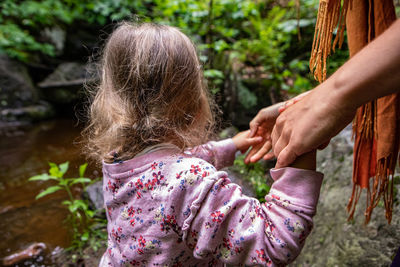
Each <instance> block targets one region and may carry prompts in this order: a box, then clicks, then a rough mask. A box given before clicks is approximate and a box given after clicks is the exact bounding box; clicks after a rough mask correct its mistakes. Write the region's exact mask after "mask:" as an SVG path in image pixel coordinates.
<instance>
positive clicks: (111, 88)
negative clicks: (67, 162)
mask: <svg viewBox="0 0 400 267" xmlns="http://www.w3.org/2000/svg"><path fill="white" fill-rule="evenodd" d="M101 64H102V67H101V70H102V75H101V76H102V77H101V81H100V84H99V86H98V88H97V91H96V92H95V95H94V98H93V101H92V105H91V108H90V124H89V126H88V127H87V129H86V131H85V132H86V135H87V137H88V148H89V151H88V152H89V153H90V154H91V156H94V157H95V158H97V159H99V158H100V159H104V160H106V161H107V162H108V161H110V160H111V156H110V152H111V151H115V152H117V154H118V156H119V158H120V159H124V160H125V159H129V158H132V157H133V156H134V155H136V154H137V153H138V152H140V151H141V150H143V149H144V148H146V147H148V146H151V145H154V144H159V143H163V142H169V143H173V144H175V145H177V146H178V147H180V148H182V149H184V148H186V147H188V146H194V145H197V144H199V143H201V142H204V141H205V139H207V138H208V136H209V134H210V133H211V131H212V130H211V128H212V125H213V115H212V111H211V110H212V106H213V104H212V101H210V98H209V95H208V92H207V89H206V87H205V84H204V82H203V75H202V71H201V67H200V63H199V60H198V57H197V53H196V49H195V47H194V45H193V43H192V42H191V41H190V39H189V38H188V37H187V36H185V35H184V34H183V33H182V32H180V31H179V30H178V29H176V28H174V27H170V26H163V25H155V24H150V23H144V24H138V25H132V24H128V23H123V24H122V25H120V26H119V27H118V28H117V29H116V30H115V31H114V32H113V33H112V34H111V36H110V37H109V38H108V40H107V42H106V45H105V48H104V51H103V59H102V62H101Z"/></svg>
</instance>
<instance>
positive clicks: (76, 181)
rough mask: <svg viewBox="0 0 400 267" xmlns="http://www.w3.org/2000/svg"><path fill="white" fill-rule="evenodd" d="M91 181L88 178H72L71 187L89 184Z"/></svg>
mask: <svg viewBox="0 0 400 267" xmlns="http://www.w3.org/2000/svg"><path fill="white" fill-rule="evenodd" d="M91 181H92V180H91V179H89V178H85V177H81V178H74V179H73V181H72V183H71V185H73V184H77V183H90V182H91Z"/></svg>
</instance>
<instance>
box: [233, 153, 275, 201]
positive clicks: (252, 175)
mask: <svg viewBox="0 0 400 267" xmlns="http://www.w3.org/2000/svg"><path fill="white" fill-rule="evenodd" d="M244 157H245V156H244V155H241V156H238V157H237V158H236V159H235V161H234V163H233V165H234V169H235V170H236V171H238V172H239V173H240V174H242V175H243V177H244V179H245V180H247V181H249V182H250V184H251V185H252V187H253V189H254V191H255V193H256V197H257V199H258V200H259V201H260V202H265V198H264V197H265V195H266V194H268V192H269V190H270V189H271V186H269V185H268V184H267V183H266V177H265V169H264V168H263V166H262V165H261V163H259V162H256V163H249V164H245V163H244Z"/></svg>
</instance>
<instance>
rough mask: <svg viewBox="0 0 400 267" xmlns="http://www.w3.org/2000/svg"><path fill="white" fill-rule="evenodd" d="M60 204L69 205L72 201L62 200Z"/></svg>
mask: <svg viewBox="0 0 400 267" xmlns="http://www.w3.org/2000/svg"><path fill="white" fill-rule="evenodd" d="M61 204H63V205H67V206H69V205H71V204H72V202H71V201H69V200H64V201H63V202H61Z"/></svg>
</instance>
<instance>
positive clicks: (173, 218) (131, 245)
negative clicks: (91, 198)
mask: <svg viewBox="0 0 400 267" xmlns="http://www.w3.org/2000/svg"><path fill="white" fill-rule="evenodd" d="M235 152H236V149H235V147H234V144H233V142H232V140H231V139H228V140H224V141H220V142H209V143H207V144H206V145H203V146H200V147H196V148H194V149H192V150H189V151H188V152H186V153H185V154H181V153H179V151H177V150H173V149H171V148H169V149H168V150H167V149H166V150H165V151H159V152H154V153H149V154H145V155H143V156H140V157H138V158H134V159H132V160H129V161H125V162H122V163H121V162H119V163H115V164H104V166H103V173H104V197H105V205H106V211H107V219H108V232H109V236H108V248H107V251H106V253H105V254H104V255H103V258H102V261H101V266H223V263H230V264H235V265H239V266H245V265H246V266H252V265H260V266H275V265H277V266H279V265H282V264H286V263H289V262H290V261H292V260H293V259H294V258H295V257H296V255H297V254H298V253H299V252H300V250H301V248H302V246H303V244H304V240H305V238H306V237H307V235H308V234H309V232H310V231H311V229H312V219H311V218H312V216H313V215H314V213H315V205H316V203H317V199H318V192H319V188H320V184H321V180H322V175H321V174H319V173H316V172H312V171H293V170H292V172H291V173H289V174H287V173H285V172H283V173H278V174H274V173H272V174H273V177H274V175H275V176H276V177H275V178H274V179H276V180H277V182H276V184H277V186H276V188H275V187H274V186H275V184H274V185H273V186H272V189H271V193H270V194H269V195H267V196H266V200H267V202H266V203H265V204H260V203H259V202H258V201H257V200H256V199H254V198H250V197H247V196H245V195H243V194H242V191H241V188H240V187H239V186H238V185H236V184H233V183H231V182H230V180H229V178H228V177H227V174H226V172H223V171H217V169H220V168H222V167H224V166H227V165H229V164H232V162H233V159H234V153H235ZM212 164H214V166H213V165H212ZM282 170H284V169H282ZM298 172H301V173H298ZM299 175H301V176H302V177H301V179H304V184H301V183H299V182H297V186H299V184H300V187H301V188H302V187H306V188H308V190H309V192H310V193H309V194H304V195H301V197H300V195H298V196H289V195H287V194H286V192H285V189H281V188H287V187H289V188H290V186H291V185H290V184H291V182H290V181H291V180H293V179H299V177H298V176H299ZM281 184H283V185H282V186H281ZM301 188H300V189H299V190H301ZM277 228H279V231H276V229H277ZM289 244H290V245H289ZM249 248H251V249H249Z"/></svg>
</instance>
